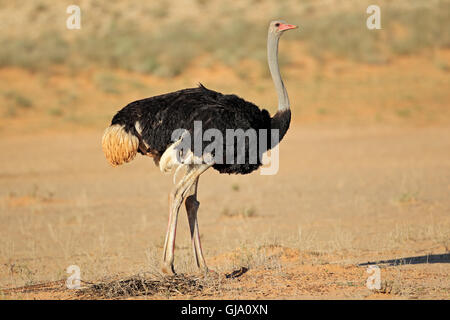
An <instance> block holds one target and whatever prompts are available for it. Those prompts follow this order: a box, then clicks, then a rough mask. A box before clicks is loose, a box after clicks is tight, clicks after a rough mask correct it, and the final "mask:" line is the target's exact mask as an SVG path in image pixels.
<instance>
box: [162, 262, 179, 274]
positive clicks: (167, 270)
mask: <svg viewBox="0 0 450 320" xmlns="http://www.w3.org/2000/svg"><path fill="white" fill-rule="evenodd" d="M161 272H162V273H163V274H165V275H167V276H174V275H176V273H175V269H174V268H173V264H165V263H164V264H163V265H162V267H161Z"/></svg>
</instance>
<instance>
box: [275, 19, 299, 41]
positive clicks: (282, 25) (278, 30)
mask: <svg viewBox="0 0 450 320" xmlns="http://www.w3.org/2000/svg"><path fill="white" fill-rule="evenodd" d="M295 28H298V27H297V26H296V25H293V24H287V23H286V22H284V21H280V20H274V21H272V22H271V23H270V25H269V33H272V34H273V35H275V36H277V37H280V36H281V35H282V34H283V32H284V31H286V30H291V29H295Z"/></svg>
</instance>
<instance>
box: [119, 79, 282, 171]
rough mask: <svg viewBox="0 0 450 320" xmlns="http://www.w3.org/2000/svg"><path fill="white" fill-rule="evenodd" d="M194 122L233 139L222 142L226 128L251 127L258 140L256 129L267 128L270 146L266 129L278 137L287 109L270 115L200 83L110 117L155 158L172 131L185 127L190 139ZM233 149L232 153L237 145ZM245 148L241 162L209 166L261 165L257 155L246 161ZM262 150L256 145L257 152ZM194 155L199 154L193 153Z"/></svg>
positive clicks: (237, 167)
mask: <svg viewBox="0 0 450 320" xmlns="http://www.w3.org/2000/svg"><path fill="white" fill-rule="evenodd" d="M137 121H139V124H140V127H141V129H142V131H141V134H140V135H139V133H138V132H137V131H136V128H135V124H136V122H137ZM194 121H201V122H202V131H203V132H204V131H205V130H207V129H210V128H214V129H218V130H219V131H221V132H222V135H223V139H224V144H226V143H233V144H236V141H233V142H230V141H225V140H226V138H225V137H226V129H233V130H236V129H242V130H244V131H246V130H248V129H251V128H253V129H255V130H256V133H257V134H258V139H259V129H267V130H268V131H267V132H268V137H269V139H268V141H267V144H266V145H267V146H269V147H270V146H271V145H272V143H271V141H270V129H271V128H274V129H279V130H280V133H279V135H280V140H281V138H282V137H283V136H284V134H285V133H286V131H287V129H288V128H289V122H290V111H289V110H287V111H284V112H278V113H277V114H276V115H275V116H274V117H273V118H271V117H270V115H269V112H268V111H267V110H265V109H262V110H261V109H259V108H258V107H257V106H256V105H254V104H252V103H250V102H247V101H245V100H243V99H241V98H240V97H238V96H236V95H224V94H221V93H219V92H216V91H213V90H209V89H207V88H205V87H204V86H203V85H201V84H200V86H199V87H197V88H190V89H183V90H179V91H175V92H171V93H167V94H163V95H159V96H154V97H150V98H146V99H142V100H138V101H134V102H132V103H130V104H128V105H127V106H125V107H124V108H123V109H122V110H120V111H119V112H118V113H117V114H116V115H115V116H114V118H113V119H112V123H111V125H114V124H120V125H123V126H124V127H125V130H126V131H127V132H131V133H132V134H134V135H136V136H137V137H139V138H140V139H142V140H143V141H144V142H145V143H146V144H147V146H148V149H149V150H148V151H149V152H150V153H152V154H153V155H154V156H155V157H156V158H159V157H161V155H162V154H163V153H164V151H165V150H166V149H167V148H168V146H170V145H171V144H172V143H173V142H174V141H172V140H171V138H172V132H173V131H174V130H176V129H180V128H182V129H186V130H188V131H189V132H190V133H191V137H192V138H193V130H194ZM246 140H248V139H246ZM258 141H259V140H258ZM209 143H211V142H204V143H203V146H202V148H201V150H203V148H204V147H205V146H207V145H208V144H209ZM272 147H273V146H272ZM234 149H235V156H236V155H237V154H236V152H237V150H236V149H237V148H236V147H235V148H234ZM248 149H249V145H248V141H246V147H245V152H246V156H245V163H244V164H237V163H236V158H235V161H234V164H226V163H225V161H223V163H222V164H215V165H214V166H213V168H214V169H216V170H218V171H219V172H221V173H235V174H247V173H250V172H252V171H254V170H256V169H257V168H258V167H259V166H261V162H260V159H261V158H260V156H258V159H257V163H253V164H252V163H249V157H248ZM265 149H266V150H267V148H265ZM266 150H264V148H260V147H259V146H258V155H260V154H262V153H263V152H265V151H266ZM192 151H194V150H192ZM140 152H141V151H140ZM141 153H142V152H141ZM224 154H225V146H224ZM196 156H199V155H197V154H196Z"/></svg>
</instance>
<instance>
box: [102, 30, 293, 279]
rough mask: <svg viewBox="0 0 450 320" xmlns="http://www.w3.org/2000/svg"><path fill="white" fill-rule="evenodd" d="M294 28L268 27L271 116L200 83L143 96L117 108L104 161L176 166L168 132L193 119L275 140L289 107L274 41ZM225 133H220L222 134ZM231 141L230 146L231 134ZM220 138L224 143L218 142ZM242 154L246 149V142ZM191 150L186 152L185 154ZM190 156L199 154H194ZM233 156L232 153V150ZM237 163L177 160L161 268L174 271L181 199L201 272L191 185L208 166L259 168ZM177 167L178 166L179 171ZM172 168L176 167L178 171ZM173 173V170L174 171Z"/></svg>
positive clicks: (163, 168)
mask: <svg viewBox="0 0 450 320" xmlns="http://www.w3.org/2000/svg"><path fill="white" fill-rule="evenodd" d="M294 28H297V26H294V25H291V24H286V23H285V22H283V21H272V22H271V23H270V25H269V32H268V39H267V54H268V64H269V69H270V73H271V76H272V79H273V82H274V85H275V89H276V91H277V95H278V111H277V113H276V114H275V115H274V116H273V117H272V118H271V117H270V115H269V112H268V111H267V110H265V109H263V110H261V109H259V108H258V107H257V106H255V105H254V104H252V103H250V102H247V101H245V100H243V99H241V98H239V97H238V96H236V95H225V94H222V93H219V92H216V91H212V90H209V89H207V88H205V87H204V86H203V85H201V84H200V86H199V87H198V88H189V89H183V90H180V91H176V92H171V93H167V94H163V95H159V96H155V97H151V98H147V99H143V100H138V101H134V102H132V103H130V104H128V105H127V106H126V107H124V108H123V109H122V110H120V111H119V112H117V114H116V115H115V116H114V117H113V119H112V122H111V126H109V127H108V128H107V129H106V130H105V133H104V135H103V138H102V148H103V152H104V153H105V156H106V159H107V160H108V161H109V162H110V163H111V164H112V165H113V166H117V165H120V164H123V163H125V162H129V161H131V160H132V159H133V158H134V157H135V155H136V154H137V153H138V152H139V153H140V154H142V155H147V156H150V157H153V159H154V161H155V163H156V164H157V165H158V164H159V168H160V170H161V171H163V172H167V171H169V170H170V169H171V168H172V167H173V166H174V165H175V164H177V163H176V162H177V159H176V154H177V152H176V151H175V149H176V146H177V145H178V143H179V141H178V142H174V141H172V132H173V131H174V130H176V129H179V128H184V129H186V130H187V131H188V132H192V131H193V127H194V121H201V123H202V125H203V127H202V129H203V130H207V129H210V128H215V129H217V130H219V131H220V132H223V133H225V130H226V129H234V130H236V129H242V130H244V131H246V130H248V129H254V130H256V132H259V130H260V129H266V130H271V129H276V130H279V141H280V140H281V139H282V138H283V136H284V135H285V133H286V131H287V130H288V128H289V123H290V120H291V111H290V109H289V98H288V94H287V91H286V89H285V87H284V84H283V80H282V79H281V74H280V71H279V67H278V41H279V39H280V37H281V35H282V34H283V32H284V31H286V30H290V29H294ZM224 136H225V134H224ZM267 141H268V147H267V148H265V149H264V148H259V149H258V152H259V154H261V153H262V152H264V151H266V150H267V149H270V148H271V147H274V145H275V144H276V143H277V141H275V142H272V141H271V140H270V138H268V140H267ZM229 143H231V144H235V143H236V142H235V140H234V138H233V141H232V142H229ZM225 144H226V142H224V145H225ZM245 152H246V153H248V152H249V145H248V143H247V144H246V145H245ZM193 154H194V153H193V152H191V156H192V155H193ZM195 156H197V157H198V156H201V155H198V154H195ZM234 156H235V157H236V153H234ZM245 159H246V160H245V162H244V163H242V161H241V163H240V164H238V163H237V161H234V162H233V163H223V162H221V163H217V161H216V162H205V161H200V162H199V161H196V163H184V162H182V163H180V162H179V161H178V164H179V168H180V167H183V168H186V172H185V175H184V176H183V178H182V179H181V180H180V181H179V182H178V183H177V184H176V185H175V187H174V189H173V190H172V192H171V193H170V196H169V222H168V227H167V233H166V238H165V243H164V252H163V258H162V272H164V273H165V274H174V273H175V271H174V268H173V261H174V247H175V234H176V225H177V218H178V211H179V209H180V206H181V204H182V203H183V201H185V206H186V211H187V215H188V220H189V227H190V232H191V240H192V245H193V249H194V256H195V260H196V263H197V267H199V268H201V269H203V270H205V271H207V270H208V269H207V266H206V262H205V258H204V257H203V253H202V247H201V244H200V233H199V229H198V223H197V210H198V208H199V204H200V203H199V202H198V201H197V185H198V180H199V177H200V175H201V174H202V173H203V172H205V171H206V170H207V169H208V168H210V167H213V168H214V169H216V170H217V171H219V172H220V173H228V174H231V173H233V174H247V173H250V172H252V171H254V170H256V169H257V168H258V167H259V166H261V161H260V159H259V158H258V160H257V161H256V163H250V162H249V161H248V158H245ZM179 168H178V169H179ZM178 169H177V171H178ZM175 174H176V173H175Z"/></svg>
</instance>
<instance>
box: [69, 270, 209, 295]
mask: <svg viewBox="0 0 450 320" xmlns="http://www.w3.org/2000/svg"><path fill="white" fill-rule="evenodd" d="M204 287H205V281H204V280H203V279H202V278H199V277H195V276H185V275H175V276H170V277H163V276H155V275H150V276H149V275H147V274H142V275H135V276H132V277H130V278H127V279H121V280H115V281H110V282H103V283H97V284H93V285H90V286H89V287H87V288H84V289H80V290H79V291H78V292H77V294H78V296H80V297H82V298H99V297H102V298H107V299H108V298H109V299H110V298H119V297H135V296H142V295H145V296H149V295H155V294H161V295H165V296H171V295H177V294H182V295H186V294H198V293H200V292H201V291H202V290H203V288H204Z"/></svg>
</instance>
